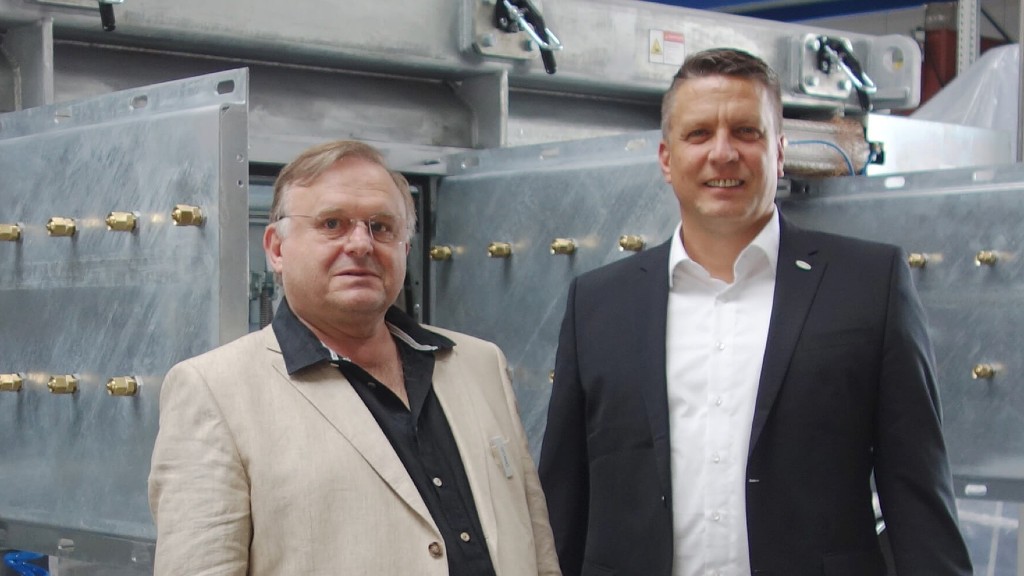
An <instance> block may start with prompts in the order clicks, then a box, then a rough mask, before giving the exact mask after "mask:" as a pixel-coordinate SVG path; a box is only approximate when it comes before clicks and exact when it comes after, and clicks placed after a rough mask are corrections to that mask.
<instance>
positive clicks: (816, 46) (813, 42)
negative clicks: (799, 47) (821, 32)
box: [805, 37, 821, 52]
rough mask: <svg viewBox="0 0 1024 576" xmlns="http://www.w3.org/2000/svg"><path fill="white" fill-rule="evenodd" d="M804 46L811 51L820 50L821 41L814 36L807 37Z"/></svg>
mask: <svg viewBox="0 0 1024 576" xmlns="http://www.w3.org/2000/svg"><path fill="white" fill-rule="evenodd" d="M805 46H806V47H807V49H808V50H810V51H812V52H817V51H818V50H821V42H820V41H819V40H818V39H817V38H816V37H815V38H808V39H807V43H806V44H805Z"/></svg>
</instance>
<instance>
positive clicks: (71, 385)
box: [46, 374, 78, 394]
mask: <svg viewBox="0 0 1024 576" xmlns="http://www.w3.org/2000/svg"><path fill="white" fill-rule="evenodd" d="M46 387H47V388H49V389H50V392H53V393H54V394H74V393H75V391H76V390H78V378H76V377H75V375H74V374H60V375H57V376H50V381H49V382H48V383H47V384H46Z"/></svg>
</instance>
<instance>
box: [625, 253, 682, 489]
mask: <svg viewBox="0 0 1024 576" xmlns="http://www.w3.org/2000/svg"><path fill="white" fill-rule="evenodd" d="M670 248H671V240H670V241H669V242H665V243H663V244H661V245H660V246H657V247H655V248H652V249H650V250H648V251H645V252H641V253H640V254H639V255H637V256H634V258H635V262H636V264H637V268H636V273H637V274H638V275H639V277H638V278H637V279H636V280H637V281H636V282H633V283H632V285H630V283H625V285H624V286H623V289H624V290H629V291H630V292H631V293H632V294H631V297H630V298H625V299H623V302H624V303H633V304H634V305H635V306H636V310H635V311H634V312H633V313H632V314H631V317H632V318H633V320H634V325H633V327H632V333H631V334H627V335H626V338H623V339H622V342H624V343H631V345H632V346H634V349H633V351H632V357H634V358H639V359H641V362H639V365H638V366H637V368H638V372H637V374H636V382H638V383H639V384H641V386H642V388H641V393H642V394H643V397H644V404H645V405H646V407H647V418H648V421H649V422H650V425H651V438H652V439H653V441H654V455H655V459H656V461H657V465H658V476H659V478H660V479H661V484H662V490H664V493H665V494H669V493H671V491H672V479H671V467H670V460H669V459H670V457H671V453H670V448H669V429H668V380H667V378H666V376H665V333H666V332H665V331H666V329H667V319H666V316H667V312H668V256H669V251H670Z"/></svg>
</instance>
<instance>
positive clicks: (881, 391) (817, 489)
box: [540, 219, 971, 576]
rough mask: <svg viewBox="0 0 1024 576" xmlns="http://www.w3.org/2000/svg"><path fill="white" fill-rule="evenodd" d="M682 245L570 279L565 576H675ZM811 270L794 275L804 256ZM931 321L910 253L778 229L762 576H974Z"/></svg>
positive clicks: (764, 453) (560, 484)
mask: <svg viewBox="0 0 1024 576" xmlns="http://www.w3.org/2000/svg"><path fill="white" fill-rule="evenodd" d="M669 246H670V244H669V243H665V244H662V245H660V246H658V247H656V248H653V249H651V250H648V251H645V252H642V253H640V254H638V255H636V256H633V257H630V258H627V259H624V260H621V261H618V262H615V263H613V264H610V265H608V266H604V267H602V268H599V269H596V270H593V271H591V272H588V273H586V274H583V275H581V276H580V277H579V278H577V279H576V280H574V281H573V283H572V285H571V287H570V289H569V295H568V301H567V306H566V312H565V318H564V320H563V324H562V329H561V334H560V336H559V343H558V353H557V358H556V361H555V381H554V386H553V390H552V395H551V404H550V408H549V412H548V422H547V429H546V432H545V435H544V442H543V447H542V453H541V460H540V477H541V482H542V484H543V486H544V491H545V494H546V496H547V501H548V508H549V512H550V517H551V525H552V528H553V529H554V533H555V541H556V544H557V547H558V554H559V559H560V562H561V566H562V571H563V573H564V574H565V576H577V575H580V574H583V575H586V576H599V575H602V576H603V575H612V574H618V575H627V576H669V575H670V574H671V570H672V556H673V555H672V483H671V480H670V465H669V424H668V407H667V392H666V376H665V327H666V321H665V316H666V310H667V302H668V256H669ZM798 260H799V261H803V262H804V263H806V264H809V265H810V266H809V267H810V269H809V270H807V269H805V268H807V267H808V266H806V265H800V266H798V265H797V261H798ZM933 366H934V359H933V357H932V351H931V344H930V341H929V338H928V333H927V330H926V324H925V317H924V311H923V308H922V306H921V304H920V301H919V299H918V297H917V294H916V292H915V290H914V287H913V282H912V280H911V277H910V270H909V268H908V267H907V265H906V264H905V261H904V258H903V255H902V253H901V251H900V250H899V249H898V248H897V247H895V246H890V245H885V244H878V243H873V242H866V241H862V240H855V239H851V238H845V237H841V236H836V235H832V234H824V233H820V232H811V231H806V230H801V229H799V228H797V227H795V226H793V225H791V224H789V223H787V222H786V221H785V219H783V220H782V224H781V237H780V246H779V258H778V270H777V276H776V283H775V300H774V306H773V309H772V315H771V323H770V326H769V330H768V340H767V347H766V350H765V357H764V363H763V367H762V370H761V379H760V384H759V386H758V390H757V399H756V404H755V410H754V420H753V429H752V431H751V438H750V451H749V456H748V463H747V485H746V486H747V490H746V508H747V531H748V538H749V550H750V561H751V570H752V572H753V574H757V575H772V576H804V575H806V576H811V575H814V576H818V575H824V576H836V575H848V576H875V575H884V574H885V565H884V562H883V558H882V555H881V551H880V545H879V540H878V537H877V534H876V528H875V525H876V524H875V515H874V512H873V508H872V503H871V499H872V487H871V476H872V473H874V478H875V483H876V487H877V492H878V495H879V499H880V502H881V505H882V513H883V515H884V519H885V522H886V524H887V533H888V534H889V538H890V542H891V545H892V549H893V556H894V560H895V565H896V567H897V571H898V573H899V575H900V576H918V575H919V576H953V575H956V576H970V574H971V564H970V559H969V557H968V554H967V550H966V547H965V545H964V542H963V539H962V538H961V535H960V532H959V529H958V526H957V520H956V509H955V503H954V499H953V492H952V481H951V478H950V470H949V464H948V461H947V456H946V449H945V444H944V442H943V438H942V431H941V422H940V419H941V413H940V408H939V398H938V391H937V388H936V383H935V377H934V370H933Z"/></svg>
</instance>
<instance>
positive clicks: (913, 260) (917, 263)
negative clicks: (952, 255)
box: [907, 252, 928, 268]
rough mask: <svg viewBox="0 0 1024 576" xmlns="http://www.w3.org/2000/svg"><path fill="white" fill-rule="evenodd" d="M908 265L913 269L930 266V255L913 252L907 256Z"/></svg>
mask: <svg viewBox="0 0 1024 576" xmlns="http://www.w3.org/2000/svg"><path fill="white" fill-rule="evenodd" d="M907 264H908V265H909V266H910V267H911V268H924V267H925V265H927V264H928V255H927V254H921V253H920V252H912V253H911V254H909V255H907Z"/></svg>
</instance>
